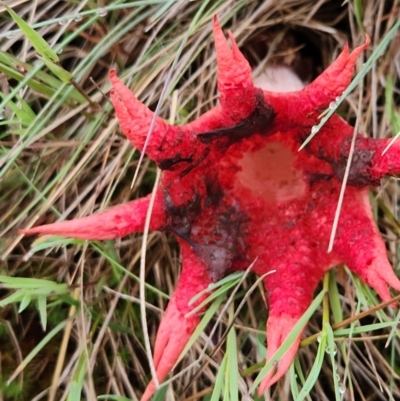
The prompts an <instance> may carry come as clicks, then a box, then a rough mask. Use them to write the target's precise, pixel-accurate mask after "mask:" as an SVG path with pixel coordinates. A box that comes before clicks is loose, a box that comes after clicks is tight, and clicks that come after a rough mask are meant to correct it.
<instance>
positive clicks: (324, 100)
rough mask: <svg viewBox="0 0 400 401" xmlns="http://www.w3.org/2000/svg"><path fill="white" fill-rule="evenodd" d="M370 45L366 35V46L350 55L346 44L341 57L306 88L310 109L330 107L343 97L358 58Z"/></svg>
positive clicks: (304, 94)
mask: <svg viewBox="0 0 400 401" xmlns="http://www.w3.org/2000/svg"><path fill="white" fill-rule="evenodd" d="M370 43H371V40H370V38H369V36H368V35H366V36H365V42H364V44H362V45H361V46H358V47H356V48H355V49H354V50H353V51H352V52H351V53H350V54H349V47H348V44H347V43H346V45H345V47H344V49H343V51H342V52H341V53H340V55H339V57H338V58H337V59H336V60H335V61H334V62H333V63H332V64H331V65H330V66H329V67H328V68H327V69H326V70H325V71H324V72H323V73H322V74H321V75H319V76H318V77H317V78H316V79H315V80H314V81H313V82H311V83H310V85H308V86H306V87H305V88H304V93H303V94H302V96H306V97H307V98H308V100H309V103H310V104H309V107H310V108H311V107H314V108H321V107H328V105H329V103H330V102H332V101H334V100H335V98H336V97H337V96H341V95H342V93H343V91H344V90H345V89H346V88H347V87H348V86H349V84H350V82H351V78H352V76H353V74H354V67H355V64H356V62H357V58H358V57H359V56H360V54H361V53H362V52H363V51H364V50H365V49H366V48H367V47H368V46H369V44H370ZM303 101H304V98H303Z"/></svg>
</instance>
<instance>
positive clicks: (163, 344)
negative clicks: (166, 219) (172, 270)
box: [141, 240, 211, 401]
mask: <svg viewBox="0 0 400 401" xmlns="http://www.w3.org/2000/svg"><path fill="white" fill-rule="evenodd" d="M180 247H181V254H182V273H181V276H180V278H179V282H178V286H177V288H176V290H175V293H174V295H173V296H172V298H171V300H170V302H169V304H168V307H167V310H166V311H165V314H164V316H163V318H162V321H161V324H160V327H159V329H158V333H157V339H156V343H155V346H154V365H155V368H156V372H157V377H158V380H159V381H162V380H163V379H164V378H165V377H166V376H167V375H168V374H169V373H170V372H171V370H172V368H173V367H174V365H175V363H176V362H177V360H178V358H179V356H180V354H181V352H182V351H183V349H184V348H185V345H186V344H187V342H188V341H189V339H190V336H191V335H192V334H193V331H194V330H195V328H196V327H197V325H198V323H199V321H200V317H199V313H200V312H202V311H200V312H198V313H195V314H193V315H189V316H186V315H187V314H188V313H189V312H191V311H192V310H193V309H194V308H195V307H196V306H197V305H199V304H200V303H201V302H202V301H203V300H204V298H205V296H203V297H201V298H200V299H198V300H197V301H196V302H194V303H193V304H189V303H190V301H191V299H192V298H193V297H194V296H195V295H197V294H198V293H199V292H201V291H203V290H204V289H206V288H207V287H208V285H209V284H210V283H211V279H210V277H209V275H208V273H207V271H206V266H205V264H204V262H203V261H202V260H201V259H199V258H198V257H197V256H196V255H195V253H194V252H193V249H192V248H191V246H190V245H188V244H187V243H186V242H184V241H182V240H181V241H180ZM155 390H156V388H155V385H154V382H153V381H152V382H150V383H149V385H148V386H147V388H146V391H145V393H144V394H143V396H142V398H141V401H147V400H149V399H150V398H151V396H152V395H153V393H154V391H155Z"/></svg>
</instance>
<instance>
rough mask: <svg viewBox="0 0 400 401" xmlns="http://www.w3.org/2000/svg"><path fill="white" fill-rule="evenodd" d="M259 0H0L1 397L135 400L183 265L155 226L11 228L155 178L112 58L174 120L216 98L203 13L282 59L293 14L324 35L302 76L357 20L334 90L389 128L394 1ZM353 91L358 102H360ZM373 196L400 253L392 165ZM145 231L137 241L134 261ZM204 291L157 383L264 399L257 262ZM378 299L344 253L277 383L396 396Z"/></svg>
mask: <svg viewBox="0 0 400 401" xmlns="http://www.w3.org/2000/svg"><path fill="white" fill-rule="evenodd" d="M269 3H270V2H263V1H245V0H234V1H232V2H227V1H222V0H219V1H193V2H176V1H164V0H159V1H131V2H124V1H122V0H121V1H97V2H95V1H93V0H89V1H81V2H76V1H72V0H70V1H64V2H46V1H44V0H39V1H37V2H29V1H9V2H7V5H8V6H9V7H10V8H12V9H13V10H14V12H15V13H16V15H18V16H19V18H21V20H22V21H25V24H24V23H23V22H21V20H18V18H16V17H15V15H14V18H15V19H17V21H15V20H13V18H12V17H11V16H10V14H9V13H7V11H6V10H5V9H4V7H3V5H1V4H0V10H1V14H0V16H1V18H0V24H1V30H0V32H1V34H0V43H1V50H0V74H1V75H0V90H1V92H0V103H1V104H0V114H1V116H2V119H1V120H0V208H1V212H0V233H1V234H0V256H1V260H2V262H0V338H1V344H2V345H1V346H0V353H1V358H0V372H1V374H0V394H3V398H4V400H7V401H8V400H18V399H20V400H28V399H29V400H39V399H47V400H49V401H52V400H71V401H72V400H85V399H87V400H89V399H90V400H94V399H97V398H98V399H109V400H118V401H122V400H124V401H126V400H137V399H138V398H139V397H140V395H141V394H142V392H143V390H144V388H145V386H146V384H147V383H148V382H149V380H150V378H151V375H150V369H149V367H148V362H147V353H146V343H148V344H151V345H152V344H153V343H154V338H155V333H156V330H157V327H158V325H159V321H160V318H161V316H162V311H163V310H165V307H166V304H167V302H168V299H169V296H170V295H171V294H172V292H173V288H174V286H175V283H176V280H177V277H178V275H179V262H178V258H179V251H178V249H177V246H176V243H175V242H174V240H173V239H172V238H170V237H169V236H166V235H164V234H160V233H149V235H148V237H147V238H146V237H143V236H141V235H135V236H130V237H128V238H123V239H120V240H116V241H107V242H102V243H101V242H95V241H93V242H85V241H80V240H74V239H65V238H59V237H47V238H41V239H35V240H33V239H32V238H24V237H23V236H22V235H20V234H19V233H18V228H22V227H24V228H26V227H31V226H33V225H37V224H41V223H45V222H53V221H55V220H65V219H71V218H74V217H79V216H84V215H88V214H90V213H92V212H94V211H99V210H103V209H106V208H107V207H109V206H112V205H116V204H120V203H123V202H126V201H127V200H130V199H135V198H137V197H140V196H143V195H144V194H147V193H150V192H151V190H152V186H153V184H154V182H155V179H156V175H157V172H156V168H155V166H154V164H153V163H151V162H149V161H148V160H147V159H146V158H144V159H143V161H142V162H141V163H140V162H139V161H140V159H139V154H138V152H137V151H136V150H134V149H132V147H131V145H130V144H129V143H128V142H127V141H126V140H125V138H124V137H123V135H122V134H121V133H120V130H119V127H118V123H117V121H116V118H115V116H114V112H113V108H112V106H111V104H110V102H109V100H108V92H109V90H110V83H109V80H108V70H109V69H110V68H114V67H115V68H117V70H118V75H119V76H120V77H122V78H123V79H124V81H125V83H127V84H128V85H129V86H130V87H131V88H132V89H133V91H134V93H135V95H136V96H137V97H138V98H139V99H140V100H142V101H143V102H144V103H146V104H147V105H149V106H151V107H152V108H153V109H157V110H158V112H159V114H160V115H161V116H162V117H163V118H165V119H169V118H171V116H175V122H176V123H185V122H186V121H192V120H193V119H194V118H196V117H197V116H199V115H200V114H202V113H203V112H204V111H206V110H208V109H210V108H211V107H212V106H213V105H214V104H215V103H216V101H217V94H216V63H215V56H214V46H213V42H212V37H211V20H212V16H213V15H214V14H218V17H219V20H220V21H221V23H222V24H223V25H225V27H226V28H230V29H232V31H233V33H234V34H235V36H236V37H237V38H238V42H239V45H240V46H242V47H246V46H248V47H251V46H254V48H252V50H251V51H249V53H251V52H253V53H251V54H253V56H254V58H258V57H263V58H264V57H267V56H268V59H269V61H271V60H272V61H275V62H277V61H278V62H279V61H282V59H285V54H287V53H288V48H289V49H290V51H293V48H294V47H296V46H294V45H293V44H292V42H290V39H289V40H288V41H286V42H285V40H284V41H283V42H280V41H279V40H280V39H279V38H281V36H280V32H281V31H282V30H283V29H289V30H290V31H291V32H292V37H295V38H296V40H300V42H301V43H298V42H296V45H299V48H301V47H303V45H304V46H306V47H307V46H312V49H314V51H315V49H318V54H315V57H314V60H313V63H314V64H313V66H312V74H311V75H312V76H315V74H317V73H318V72H319V71H320V70H321V69H322V68H324V67H326V66H327V65H328V64H329V63H330V62H331V61H332V59H333V58H334V57H335V56H336V55H337V53H338V50H340V49H341V48H342V46H343V44H344V40H345V38H347V39H348V40H349V42H350V46H351V47H354V46H356V45H359V44H360V43H362V41H363V32H364V31H365V32H367V33H368V34H369V35H370V36H371V38H372V39H373V44H372V46H371V51H368V52H367V53H366V58H365V59H364V62H365V64H364V65H361V64H362V62H360V65H359V68H358V74H357V75H356V76H355V78H354V80H353V82H352V84H351V86H350V87H349V88H348V89H347V90H346V91H345V93H344V95H343V96H342V97H341V99H340V101H341V102H342V104H341V107H340V110H339V111H340V113H341V114H342V115H343V116H344V117H345V118H346V119H348V120H351V121H353V122H354V121H355V119H356V117H357V115H360V116H361V117H360V129H361V130H362V131H364V132H368V133H370V134H371V135H373V136H375V137H388V136H392V137H396V135H397V134H398V133H399V110H398V107H397V105H398V104H399V68H398V64H399V61H398V60H399V58H398V51H397V50H396V49H397V47H396V43H397V42H396V39H395V38H396V37H397V36H398V27H399V21H398V17H397V15H398V14H396V7H399V5H400V4H399V2H398V1H397V0H396V1H395V2H393V5H392V6H391V5H380V4H376V3H379V2H376V1H374V0H364V1H363V2H361V1H349V2H347V3H346V4H345V5H344V6H343V7H342V8H340V7H339V6H338V5H337V2H336V1H334V0H332V1H327V2H325V3H322V2H320V3H317V5H315V4H314V3H313V2H309V1H306V0H304V1H303V0H299V1H297V2H293V1H281V2H275V3H276V4H273V5H271V4H269ZM271 3H273V2H271ZM383 3H385V2H382V4H383ZM35 5H36V7H35ZM391 7H392V8H391ZM349 21H350V22H349ZM17 23H18V24H19V25H20V27H18V25H17ZM29 27H31V28H29ZM276 27H278V28H276ZM20 28H22V29H23V31H21V30H20ZM32 28H33V29H34V30H35V32H36V34H35V33H34V32H33V31H32V30H31V29H32ZM298 35H299V37H300V39H297V36H298ZM396 35H397V36H396ZM39 37H40V38H43V39H39ZM260 38H261V39H260ZM274 40H275V41H276V42H277V47H276V48H275V49H272V47H271V49H270V51H269V52H268V55H267V54H266V53H265V54H262V55H258V54H255V53H257V46H258V45H259V43H260V41H261V42H263V41H269V43H273V42H274ZM290 51H289V53H290ZM296 54H297V53H296ZM260 61H266V60H265V59H262V60H260ZM361 83H362V85H360V84H361ZM360 96H361V99H365V101H363V102H362V105H361V109H360V110H358V109H357V99H358V98H359V97H360ZM174 98H175V99H176V100H177V102H176V104H175V103H174V101H173V99H174ZM331 111H332V112H333V110H330V111H328V112H327V114H325V115H324V117H323V118H322V119H321V124H323V123H324V121H325V119H327V118H328V116H329V113H331ZM310 139H311V138H310ZM134 178H135V179H134ZM133 180H134V183H133V186H132V187H131V184H132V181H133ZM371 198H372V200H373V204H374V208H375V217H376V219H377V221H378V224H379V227H380V229H381V232H382V235H383V236H384V238H385V240H386V242H387V248H388V251H389V252H388V253H389V256H390V257H391V261H392V263H393V266H395V267H397V264H398V257H399V249H398V237H399V227H400V225H399V210H398V184H397V180H395V179H387V180H386V181H385V182H384V183H383V185H382V187H381V188H379V189H378V190H377V191H376V192H374V193H372V194H371ZM143 238H144V239H145V241H146V242H145V246H144V247H143V249H145V250H147V252H146V255H145V259H142V260H143V261H145V263H143V264H142V270H141V271H140V260H141V255H142V249H141V244H142V241H143ZM141 285H142V292H144V294H145V299H146V303H143V299H141V296H140V286H141ZM213 290H214V292H213V293H212V294H211V295H210V296H209V298H208V299H207V300H206V302H208V303H209V307H208V311H207V312H206V313H204V315H203V317H202V320H201V323H200V325H199V327H198V329H197V330H196V331H195V333H194V334H193V336H192V338H191V340H190V342H189V344H188V346H187V347H186V348H185V350H184V352H183V353H182V355H181V358H180V364H179V365H178V368H177V369H176V370H175V372H174V373H176V374H177V375H176V376H173V375H172V376H171V377H170V378H169V380H168V381H166V384H165V385H164V386H163V387H161V389H160V390H159V392H158V394H157V395H156V396H155V399H157V400H162V399H167V400H173V399H178V397H179V396H180V395H181V394H182V393H183V392H184V393H183V395H182V398H180V399H187V400H202V401H209V400H212V401H216V400H219V399H223V400H225V401H235V400H240V399H244V398H245V397H247V396H248V394H251V397H252V398H253V399H255V400H258V399H259V398H257V397H256V395H255V393H254V390H255V387H256V385H257V383H258V382H259V381H260V380H261V378H262V376H263V375H264V373H265V372H266V371H267V370H269V369H271V368H272V367H273V366H272V365H273V361H271V362H269V363H268V364H267V365H266V364H265V360H264V359H262V358H263V357H265V345H264V340H265V333H264V331H265V322H266V319H267V311H266V308H265V307H264V304H265V300H264V292H263V289H262V285H261V283H260V281H258V282H256V278H255V277H253V276H252V275H248V274H234V275H231V276H229V277H227V278H225V279H223V280H221V282H219V283H217V284H216V285H215V288H213ZM379 302H380V301H379V299H378V297H377V296H376V295H375V294H374V293H372V291H371V290H370V289H369V288H367V287H366V286H365V285H363V284H362V283H361V282H360V281H359V279H358V278H357V277H354V276H352V275H351V273H349V272H348V271H347V270H346V269H343V267H340V269H339V270H338V271H336V272H334V271H331V272H330V273H328V274H327V275H326V277H325V280H324V283H323V286H321V288H320V289H319V292H318V294H316V296H315V300H314V302H313V304H312V305H311V306H310V308H309V310H308V311H307V313H306V314H305V316H304V317H303V319H302V320H301V321H300V322H299V324H298V325H296V327H295V328H294V330H293V332H292V333H290V334H289V336H288V338H287V340H286V341H285V342H284V344H283V345H282V347H281V348H280V349H279V350H278V351H277V353H276V355H275V357H274V359H275V358H276V359H279V358H280V357H281V356H282V355H283V354H284V352H285V351H286V350H287V349H288V348H289V347H290V345H291V343H292V342H293V341H294V339H295V338H296V334H297V333H299V332H300V330H301V328H302V327H303V325H304V324H305V322H307V321H308V320H310V323H309V325H308V328H307V330H306V333H305V338H304V339H303V341H302V348H301V350H300V351H299V353H298V357H297V358H296V360H295V363H294V364H293V365H292V367H291V370H290V372H289V373H288V376H287V377H288V378H289V379H290V383H289V382H287V383H286V384H285V382H284V381H281V382H280V384H278V385H277V386H275V387H274V388H273V389H272V390H271V393H270V396H271V399H274V400H289V399H294V400H296V401H300V400H303V399H304V400H315V399H318V400H319V399H321V400H324V399H329V400H331V399H332V400H333V399H334V400H341V399H344V400H351V399H356V400H357V399H363V398H362V397H365V399H371V400H372V399H374V400H375V399H376V400H380V399H382V400H386V399H393V400H395V399H399V398H400V386H399V380H398V378H399V374H400V359H399V356H398V355H399V346H400V343H399V335H400V331H399V324H398V323H399V320H400V314H399V313H397V311H396V310H394V309H391V308H388V307H387V305H380V304H379ZM141 308H142V310H143V308H144V309H145V310H146V317H147V325H148V327H147V331H148V337H147V335H146V330H143V328H142V325H141V318H142V315H141ZM263 353H264V356H263ZM260 355H261V356H260ZM352 397H353V398H352ZM261 399H262V398H261ZM261 399H260V401H261Z"/></svg>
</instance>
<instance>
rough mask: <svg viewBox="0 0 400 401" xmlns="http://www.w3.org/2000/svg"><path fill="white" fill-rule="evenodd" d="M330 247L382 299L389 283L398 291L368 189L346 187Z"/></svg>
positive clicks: (388, 297)
mask: <svg viewBox="0 0 400 401" xmlns="http://www.w3.org/2000/svg"><path fill="white" fill-rule="evenodd" d="M360 205H362V208H360ZM333 249H334V251H335V252H336V253H337V254H338V255H339V256H340V257H341V258H342V260H343V262H344V263H346V265H347V266H348V267H349V269H350V270H352V271H353V272H355V273H356V274H358V275H359V276H360V278H361V280H362V281H363V282H364V283H366V284H368V285H369V286H370V287H372V288H373V289H375V291H376V292H377V293H378V294H379V296H380V297H381V298H382V299H383V300H384V301H388V300H389V299H390V298H391V295H390V293H389V289H388V286H390V287H392V288H394V289H396V290H398V291H400V280H399V279H398V278H397V277H396V275H395V273H394V271H393V267H392V266H391V265H390V263H389V261H388V259H387V253H386V247H385V243H384V242H383V240H382V237H381V235H380V233H379V231H378V228H377V227H376V225H375V222H374V219H373V215H372V212H371V206H370V204H369V194H368V190H367V189H366V190H363V191H360V190H358V191H357V190H355V189H354V188H351V187H348V188H347V189H346V197H345V202H344V204H343V207H342V210H341V216H340V220H339V225H338V229H337V233H336V238H335V242H334V248H333Z"/></svg>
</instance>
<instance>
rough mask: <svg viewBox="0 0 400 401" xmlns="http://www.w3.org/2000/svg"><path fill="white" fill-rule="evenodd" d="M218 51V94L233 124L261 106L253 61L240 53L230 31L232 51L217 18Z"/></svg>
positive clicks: (215, 26) (215, 20) (215, 27)
mask: <svg viewBox="0 0 400 401" xmlns="http://www.w3.org/2000/svg"><path fill="white" fill-rule="evenodd" d="M213 32H214V41H215V50H216V53H217V62H218V91H219V93H220V102H221V106H222V110H223V111H224V113H227V114H229V117H230V119H231V120H232V122H233V123H239V122H240V121H241V120H243V119H244V118H246V117H248V116H249V115H250V114H251V113H252V112H253V111H254V110H255V108H256V106H257V98H256V93H257V89H256V88H255V87H254V85H253V78H252V71H251V67H250V64H249V62H248V61H247V60H246V59H245V57H244V56H243V54H242V53H241V52H240V50H239V48H238V46H237V44H236V41H235V38H234V37H233V35H232V33H231V32H229V37H230V39H231V44H232V49H231V48H230V47H229V45H228V42H227V40H226V38H225V35H224V33H223V31H222V29H221V26H220V25H219V22H218V19H217V17H216V16H215V17H214V22H213Z"/></svg>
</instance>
